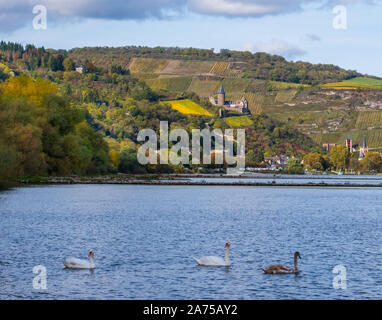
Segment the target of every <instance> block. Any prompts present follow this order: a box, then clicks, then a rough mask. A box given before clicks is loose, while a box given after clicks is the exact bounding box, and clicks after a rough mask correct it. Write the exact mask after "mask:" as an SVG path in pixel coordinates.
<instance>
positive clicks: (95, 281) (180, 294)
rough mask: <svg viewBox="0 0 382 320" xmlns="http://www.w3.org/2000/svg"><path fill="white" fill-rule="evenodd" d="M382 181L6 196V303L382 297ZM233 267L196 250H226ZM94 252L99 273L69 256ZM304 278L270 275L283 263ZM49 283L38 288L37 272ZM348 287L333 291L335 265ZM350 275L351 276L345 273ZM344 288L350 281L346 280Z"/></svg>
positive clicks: (2, 252)
mask: <svg viewBox="0 0 382 320" xmlns="http://www.w3.org/2000/svg"><path fill="white" fill-rule="evenodd" d="M381 195H382V188H349V187H347V188H320V187H310V188H304V187H276V186H275V187H245V186H143V185H142V186H139V185H68V186H54V185H52V186H36V187H27V188H16V189H13V190H10V191H5V192H1V193H0V299H382V250H381V249H382V244H381V241H382V212H381V209H382V206H381V203H382V202H381ZM226 241H230V243H231V252H230V261H231V263H232V266H231V267H230V268H228V269H227V268H224V267H223V268H211V267H210V268H206V267H199V266H197V265H196V264H195V262H194V260H193V259H192V257H193V256H194V257H201V256H204V255H216V256H220V257H223V256H224V245H225V242H226ZM89 249H93V250H94V252H95V263H96V266H97V268H96V269H95V270H94V271H88V270H68V269H64V268H63V264H62V260H63V259H65V258H67V257H71V256H74V257H77V258H84V259H86V258H87V254H88V250H89ZM295 251H299V252H300V254H301V257H302V259H301V260H300V261H299V267H300V270H301V272H300V274H299V275H297V276H296V275H265V274H263V272H262V270H261V267H264V266H267V265H269V264H273V263H283V264H287V265H290V266H293V253H294V252H295ZM37 265H42V266H44V267H45V268H46V281H47V282H46V283H47V288H46V289H42V288H40V289H39V288H34V287H33V279H34V277H36V276H37V274H34V273H33V268H34V267H35V266H37ZM338 265H342V266H344V267H345V268H346V279H347V282H346V286H347V288H346V289H334V288H333V279H334V277H335V276H336V274H334V273H333V268H334V267H335V266H338ZM342 275H344V274H343V273H342ZM342 283H344V282H342Z"/></svg>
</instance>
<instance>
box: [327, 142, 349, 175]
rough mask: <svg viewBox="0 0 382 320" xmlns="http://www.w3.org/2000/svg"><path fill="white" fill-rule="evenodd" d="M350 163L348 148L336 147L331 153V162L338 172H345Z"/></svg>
mask: <svg viewBox="0 0 382 320" xmlns="http://www.w3.org/2000/svg"><path fill="white" fill-rule="evenodd" d="M348 161H349V150H348V148H347V147H346V146H343V145H338V146H334V147H333V149H332V150H331V151H330V162H331V164H332V166H333V167H334V168H335V169H336V170H345V169H346V168H347V165H348Z"/></svg>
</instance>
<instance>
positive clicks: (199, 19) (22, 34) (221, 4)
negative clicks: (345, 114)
mask: <svg viewBox="0 0 382 320" xmlns="http://www.w3.org/2000/svg"><path fill="white" fill-rule="evenodd" d="M35 6H38V7H35ZM34 8H35V11H34V10H33V9H34ZM45 10H46V20H45V19H44V12H45ZM380 17H382V0H12V1H10V0H0V40H4V41H14V42H18V43H22V44H24V45H25V44H28V43H31V44H34V45H36V46H44V47H45V48H54V49H71V48H75V47H84V46H109V47H118V46H126V45H141V46H166V47H174V46H178V47H195V48H206V49H211V48H214V49H215V50H216V51H218V50H220V49H222V48H224V49H233V50H244V51H245V50H247V51H251V52H259V51H262V52H268V53H272V54H278V55H281V56H284V57H285V58H286V59H288V60H290V61H308V62H312V63H329V64H334V65H338V66H340V67H343V68H345V69H351V70H357V71H359V72H361V73H365V74H370V75H375V76H380V77H382V64H381V63H379V62H380V61H379V60H380V59H379V58H380V56H381V54H380V53H381V52H382V41H381V40H382V39H381V37H382V19H381V18H380ZM44 22H46V28H45V26H44Z"/></svg>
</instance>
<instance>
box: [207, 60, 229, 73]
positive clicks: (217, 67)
mask: <svg viewBox="0 0 382 320" xmlns="http://www.w3.org/2000/svg"><path fill="white" fill-rule="evenodd" d="M228 67H229V62H224V61H219V62H216V63H215V64H214V66H213V67H212V69H211V70H210V73H214V74H223V73H224V72H225V71H226V70H228Z"/></svg>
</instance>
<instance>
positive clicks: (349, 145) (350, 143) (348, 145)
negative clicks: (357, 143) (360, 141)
mask: <svg viewBox="0 0 382 320" xmlns="http://www.w3.org/2000/svg"><path fill="white" fill-rule="evenodd" d="M345 145H346V148H347V149H348V151H349V153H350V152H352V151H353V141H352V139H351V138H350V137H347V138H346V140H345Z"/></svg>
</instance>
